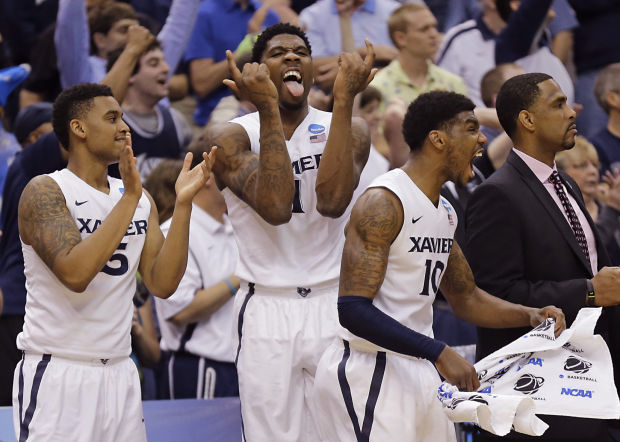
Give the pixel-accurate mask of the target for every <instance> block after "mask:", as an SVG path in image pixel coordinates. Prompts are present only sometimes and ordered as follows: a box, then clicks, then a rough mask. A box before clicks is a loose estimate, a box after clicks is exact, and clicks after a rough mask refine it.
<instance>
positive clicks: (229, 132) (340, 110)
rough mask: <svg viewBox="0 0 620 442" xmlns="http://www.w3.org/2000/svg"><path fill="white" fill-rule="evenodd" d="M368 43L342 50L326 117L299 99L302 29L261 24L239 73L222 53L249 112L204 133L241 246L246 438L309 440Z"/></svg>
mask: <svg viewBox="0 0 620 442" xmlns="http://www.w3.org/2000/svg"><path fill="white" fill-rule="evenodd" d="M367 46H368V56H367V57H366V59H365V60H362V58H361V57H360V56H359V55H358V54H342V55H341V56H340V62H339V63H340V67H339V72H338V76H337V78H336V80H335V84H334V111H333V113H328V112H322V111H319V110H317V109H314V108H312V107H310V106H309V105H308V93H309V92H310V88H311V87H312V83H313V76H312V75H313V74H312V59H311V52H310V44H309V43H308V40H307V38H306V36H305V34H304V33H303V32H302V31H301V30H300V29H299V28H297V27H295V26H291V25H288V24H279V25H274V26H272V27H269V28H267V29H266V30H265V31H263V33H262V34H261V35H260V36H259V38H258V40H257V41H256V44H255V46H254V50H253V61H254V63H251V64H246V65H245V67H244V69H243V73H241V72H240V71H239V70H238V69H237V68H236V66H235V64H234V60H233V57H232V55H231V54H230V53H229V54H228V63H229V69H230V72H231V74H232V80H226V83H227V84H228V85H229V86H230V87H231V88H232V89H233V90H234V91H235V93H236V94H237V96H241V97H245V98H247V99H249V100H250V101H252V103H253V104H254V105H255V106H256V108H257V109H258V112H255V113H252V114H248V115H246V116H243V117H240V118H237V119H235V120H232V121H231V122H229V123H225V124H223V125H219V126H215V127H214V128H213V129H212V130H210V132H209V134H208V135H209V137H208V138H209V142H208V145H209V146H211V145H217V146H218V150H217V152H216V158H217V161H216V162H215V164H214V169H213V173H214V174H215V175H216V177H217V181H218V183H219V184H220V185H222V186H223V187H226V188H225V189H224V191H223V192H224V196H225V198H226V204H227V206H228V210H229V216H230V220H231V222H232V224H233V229H234V231H235V237H236V239H237V244H238V248H239V256H240V261H239V265H238V267H237V271H236V274H237V275H238V276H239V278H240V279H241V281H242V282H241V288H240V291H239V293H238V294H237V296H236V298H235V305H234V311H235V313H236V316H235V318H236V325H235V328H236V330H237V332H238V335H237V340H236V341H235V348H234V350H235V362H236V364H237V370H238V374H239V393H240V398H241V412H242V417H243V430H244V436H245V437H246V438H247V440H251V441H253V442H254V441H279V442H283V441H304V440H317V438H318V436H317V434H316V428H315V423H314V417H313V415H312V413H313V410H312V406H311V404H309V398H308V394H309V392H310V390H311V387H312V383H313V380H314V372H315V369H316V365H317V363H318V360H319V358H320V355H321V354H322V352H323V351H324V350H325V348H326V347H327V345H328V343H329V342H331V340H332V339H333V338H334V336H335V333H336V326H337V318H336V308H335V307H336V306H335V304H336V299H337V292H338V282H337V281H338V268H339V260H340V255H341V253H342V246H343V243H344V236H343V229H344V224H345V222H346V219H347V216H346V215H344V216H343V214H345V212H346V211H347V208H348V206H349V204H350V202H351V198H352V195H353V192H354V190H355V188H356V186H357V184H358V181H359V178H360V173H361V172H362V169H363V168H364V164H365V163H366V160H367V158H368V152H369V146H370V135H369V131H368V128H367V126H366V124H365V122H364V121H363V120H362V119H361V118H353V117H352V116H351V115H352V106H353V98H354V97H355V95H356V94H357V93H358V92H360V91H361V90H363V89H364V88H365V87H366V85H367V84H368V83H369V82H370V80H372V77H373V76H374V70H373V69H372V64H373V60H374V52H373V49H372V46H371V45H370V44H367ZM291 166H292V167H291Z"/></svg>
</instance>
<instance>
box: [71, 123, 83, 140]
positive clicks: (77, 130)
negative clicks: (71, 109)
mask: <svg viewBox="0 0 620 442" xmlns="http://www.w3.org/2000/svg"><path fill="white" fill-rule="evenodd" d="M69 130H70V131H71V132H72V133H73V134H74V135H75V136H76V137H78V138H81V139H82V140H83V139H85V138H86V130H85V129H84V125H83V124H82V122H81V121H80V120H77V119H73V120H71V121H69Z"/></svg>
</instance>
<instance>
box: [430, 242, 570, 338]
mask: <svg viewBox="0 0 620 442" xmlns="http://www.w3.org/2000/svg"><path fill="white" fill-rule="evenodd" d="M440 288H441V292H442V293H443V295H444V296H445V297H446V299H447V300H448V302H449V303H450V306H451V307H452V310H453V311H454V314H455V315H456V316H457V317H458V318H460V319H463V320H464V321H468V322H471V323H472V324H475V325H477V326H479V327H487V328H510V327H526V326H532V327H535V326H537V325H539V324H540V323H541V322H543V321H544V320H545V319H546V318H548V317H552V318H555V320H556V323H555V332H556V336H557V335H559V334H560V333H561V332H562V331H563V330H564V329H565V328H566V322H565V319H564V313H562V310H560V309H558V308H556V307H553V306H548V307H544V308H541V309H537V308H532V307H526V306H523V305H520V304H513V303H511V302H508V301H505V300H503V299H500V298H498V297H495V296H492V295H490V294H489V293H487V292H485V291H484V290H482V289H481V288H479V287H478V286H476V283H475V282H474V275H473V273H472V271H471V268H470V267H469V264H468V263H467V260H466V259H465V256H464V255H463V252H462V251H461V248H460V247H459V245H458V243H457V242H456V241H454V243H453V245H452V250H451V252H450V258H449V259H448V266H447V268H446V272H445V274H444V275H443V277H442V279H441V284H440Z"/></svg>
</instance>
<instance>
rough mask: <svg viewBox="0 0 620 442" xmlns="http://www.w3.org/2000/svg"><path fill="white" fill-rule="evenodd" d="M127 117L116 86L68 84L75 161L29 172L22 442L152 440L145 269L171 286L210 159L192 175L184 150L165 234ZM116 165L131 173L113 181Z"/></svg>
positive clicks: (23, 208) (151, 284)
mask: <svg viewBox="0 0 620 442" xmlns="http://www.w3.org/2000/svg"><path fill="white" fill-rule="evenodd" d="M121 116H122V111H121V108H120V106H119V105H118V103H117V102H116V100H115V99H114V98H113V96H112V91H111V90H110V89H109V88H108V87H107V86H103V85H99V84H89V83H83V84H79V85H75V86H72V87H70V88H68V89H66V90H64V91H63V92H62V93H61V94H60V95H59V96H58V98H57V99H56V101H55V103H54V111H53V125H54V132H55V133H56V135H57V137H58V140H59V142H60V143H61V144H62V145H63V146H67V149H68V151H69V161H68V166H67V168H66V169H63V170H61V171H58V172H54V173H51V174H48V175H41V176H38V177H36V178H34V179H32V180H31V181H30V183H28V185H27V186H26V188H25V189H24V192H23V194H22V196H21V199H20V202H19V212H18V223H19V233H20V237H21V240H22V249H23V253H24V264H25V274H26V289H27V301H26V317H25V323H24V329H23V331H22V333H20V334H19V335H18V337H17V347H18V348H19V349H21V350H23V352H24V355H23V358H22V361H21V362H19V364H18V365H17V367H16V369H15V380H14V383H13V419H14V423H15V433H16V437H17V439H18V440H20V441H24V440H29V441H30V440H33V441H36V440H41V441H43V440H45V441H48V440H63V441H90V440H110V441H141V440H146V432H145V427H144V419H143V417H142V407H141V398H140V381H139V379H138V373H137V370H136V367H135V365H134V363H133V362H132V361H131V359H130V358H129V354H130V353H131V342H130V329H131V320H132V314H133V303H132V298H133V295H134V292H135V288H136V271H138V270H139V271H140V274H141V275H142V278H143V280H144V282H145V284H146V286H147V288H148V289H149V290H150V292H151V293H153V294H154V295H156V296H159V297H167V296H169V295H170V294H171V293H172V292H174V290H175V289H176V287H177V284H178V283H179V281H180V279H181V277H182V276H183V273H184V271H185V264H186V261H187V243H188V226H189V218H190V214H191V209H192V198H193V196H194V195H195V194H196V192H197V191H198V190H199V189H200V188H201V187H202V186H203V185H204V184H205V182H206V180H207V179H208V177H209V174H210V165H211V159H210V158H209V157H208V156H207V155H206V154H205V155H203V157H204V160H205V161H203V162H202V163H201V165H200V167H195V168H194V169H192V170H190V169H189V165H190V163H191V154H188V155H187V156H186V158H185V162H184V166H183V170H182V171H181V173H180V175H179V178H178V179H177V182H176V192H177V198H176V206H175V211H174V215H173V220H172V225H171V227H170V232H169V234H168V236H167V238H166V239H165V240H164V237H163V235H162V233H161V231H160V230H159V223H158V222H157V209H156V207H155V204H154V203H153V201H152V199H151V197H150V195H148V194H147V193H146V192H144V191H143V190H142V184H141V182H140V176H139V174H138V170H137V168H136V159H135V158H134V157H133V152H132V149H131V137H130V134H129V128H128V126H127V125H126V124H125V123H124V122H123V120H122V118H121ZM119 160H120V161H119ZM116 161H119V168H120V172H121V176H122V180H119V179H115V178H111V177H108V176H107V166H108V165H109V164H111V163H114V162H116Z"/></svg>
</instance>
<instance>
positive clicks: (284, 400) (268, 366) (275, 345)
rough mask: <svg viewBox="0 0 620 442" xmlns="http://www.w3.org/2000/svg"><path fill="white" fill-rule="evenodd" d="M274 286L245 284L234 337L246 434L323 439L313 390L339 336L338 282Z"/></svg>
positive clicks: (254, 440) (255, 441) (280, 439)
mask: <svg viewBox="0 0 620 442" xmlns="http://www.w3.org/2000/svg"><path fill="white" fill-rule="evenodd" d="M310 289H311V290H310V291H307V289H301V288H300V289H299V290H298V289H297V288H293V289H288V290H284V289H282V290H274V289H268V288H263V287H261V286H258V285H256V286H255V285H253V284H250V287H248V285H247V284H242V285H241V289H240V290H239V292H238V293H237V296H236V299H235V307H234V310H235V321H234V328H235V331H234V335H233V342H234V345H235V348H234V351H235V356H236V358H237V359H236V363H237V372H238V375H239V396H240V399H241V415H242V418H243V436H244V438H245V439H246V440H248V441H250V442H260V441H268V442H274V441H277V442H287V441H291V442H298V441H299V442H303V441H317V440H318V433H317V431H316V424H315V418H314V409H313V404H312V403H311V402H310V397H309V396H310V393H311V390H312V385H313V383H314V375H315V372H316V366H317V364H318V362H319V359H320V357H321V355H322V354H323V351H324V350H325V349H326V348H327V346H328V345H329V343H331V342H332V340H333V339H334V337H335V335H336V325H337V315H338V311H337V296H338V295H337V294H338V286H337V284H330V285H329V286H328V287H312V288H310Z"/></svg>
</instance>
